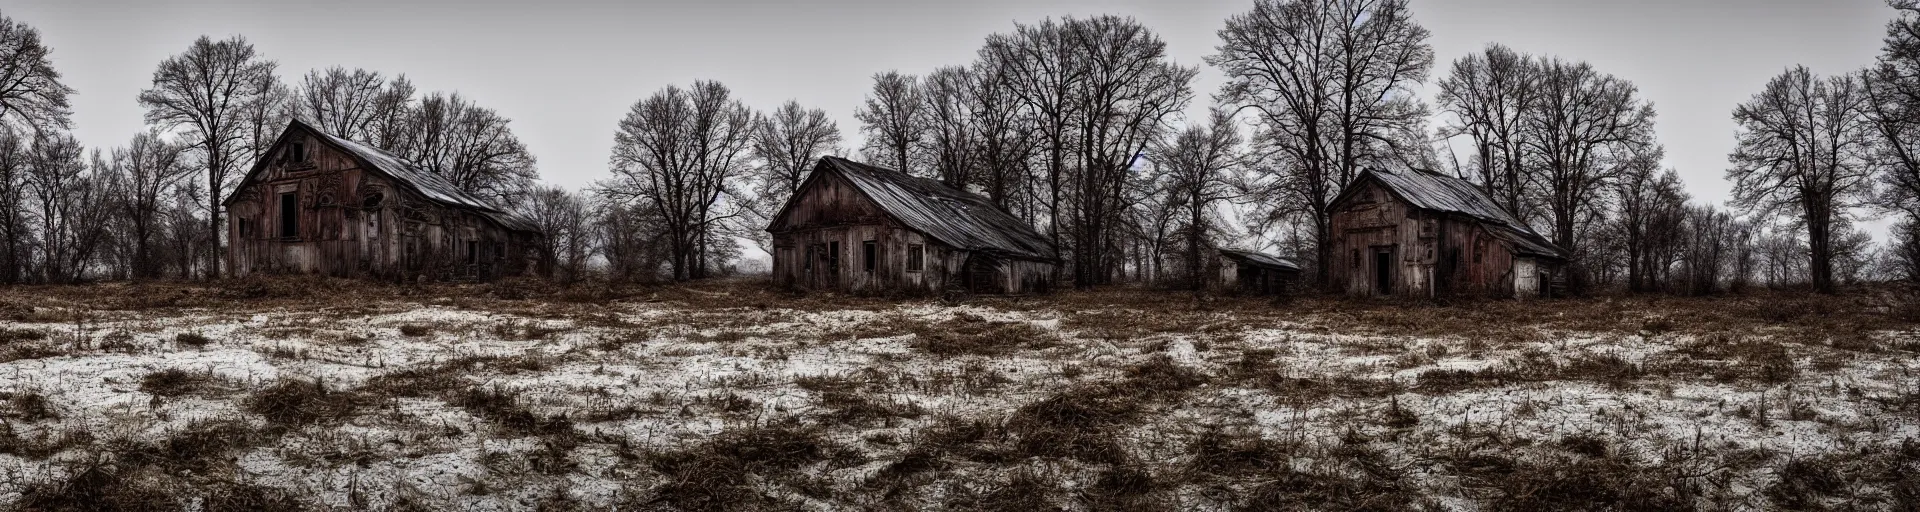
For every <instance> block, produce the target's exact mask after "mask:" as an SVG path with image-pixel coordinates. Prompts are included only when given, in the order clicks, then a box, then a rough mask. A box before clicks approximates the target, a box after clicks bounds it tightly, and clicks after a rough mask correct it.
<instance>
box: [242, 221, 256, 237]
mask: <svg viewBox="0 0 1920 512" xmlns="http://www.w3.org/2000/svg"><path fill="white" fill-rule="evenodd" d="M251 237H253V225H252V224H249V223H247V219H244V218H242V219H240V238H251Z"/></svg>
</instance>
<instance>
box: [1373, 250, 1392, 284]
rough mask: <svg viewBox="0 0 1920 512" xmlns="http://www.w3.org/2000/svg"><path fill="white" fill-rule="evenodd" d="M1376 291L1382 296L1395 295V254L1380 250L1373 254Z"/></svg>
mask: <svg viewBox="0 0 1920 512" xmlns="http://www.w3.org/2000/svg"><path fill="white" fill-rule="evenodd" d="M1373 276H1374V291H1375V292H1377V293H1379V294H1380V295H1390V294H1392V293H1393V252H1392V251H1389V250H1387V249H1378V250H1376V251H1375V252H1374V253H1373Z"/></svg>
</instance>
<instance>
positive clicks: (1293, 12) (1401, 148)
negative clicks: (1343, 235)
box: [1208, 0, 1433, 284]
mask: <svg viewBox="0 0 1920 512" xmlns="http://www.w3.org/2000/svg"><path fill="white" fill-rule="evenodd" d="M1428 35H1429V34H1428V32H1427V30H1426V28H1424V27H1421V26H1420V24H1419V23H1417V22H1415V21H1414V20H1413V18H1412V13H1411V11H1409V10H1408V8H1407V2H1406V0H1260V1H1258V2H1256V3H1255V4H1254V8H1253V10H1252V11H1249V12H1245V13H1241V14H1237V15H1234V16H1233V17H1230V18H1228V19H1227V23H1226V28H1224V29H1221V30H1220V39H1221V44H1220V46H1219V47H1218V48H1217V50H1218V52H1219V53H1217V54H1216V55H1214V56H1212V57H1210V58H1208V62H1210V63H1212V64H1213V65H1214V66H1217V67H1219V68H1220V69H1221V71H1222V72H1224V73H1225V74H1226V75H1227V80H1228V82H1227V85H1226V86H1225V88H1224V89H1223V90H1222V91H1221V99H1222V101H1225V102H1227V103H1230V104H1233V105H1236V106H1238V107H1240V108H1242V109H1253V110H1255V111H1257V112H1259V114H1260V116H1259V121H1260V125H1261V132H1260V133H1258V134H1256V139H1257V140H1258V141H1259V142H1260V143H1261V145H1262V146H1263V147H1264V148H1265V150H1266V151H1267V152H1268V163H1267V164H1266V165H1262V166H1260V169H1261V170H1262V171H1263V172H1264V173H1265V174H1266V175H1267V176H1266V177H1265V179H1263V180H1262V181H1261V183H1259V184H1258V187H1259V190H1258V192H1259V193H1260V195H1261V196H1262V201H1261V202H1262V203H1264V204H1269V205H1289V206H1280V207H1275V208H1269V210H1268V211H1265V212H1262V213H1263V214H1264V215H1265V216H1267V217H1268V218H1278V217H1283V216H1292V215H1298V216H1304V217H1306V218H1307V220H1308V221H1309V222H1310V223H1311V224H1312V225H1313V227H1314V236H1313V241H1314V244H1315V245H1316V246H1317V249H1316V251H1315V252H1316V258H1315V259H1316V260H1317V261H1316V262H1315V263H1316V264H1315V265H1314V268H1315V269H1316V271H1315V272H1316V274H1318V275H1317V278H1318V279H1317V281H1318V282H1320V283H1322V284H1325V283H1326V282H1327V279H1328V275H1327V271H1326V269H1328V268H1330V266H1329V264H1330V262H1331V261H1332V258H1333V254H1332V252H1331V251H1332V244H1331V240H1332V237H1333V233H1332V231H1331V224H1330V218H1329V211H1328V209H1329V207H1330V206H1331V203H1332V201H1333V199H1334V198H1335V197H1336V196H1338V195H1339V193H1340V190H1341V188H1342V187H1344V186H1346V184H1347V183H1349V182H1351V181H1352V180H1353V179H1354V178H1355V177H1356V176H1357V175H1358V174H1359V170H1360V169H1361V168H1363V167H1366V166H1387V165H1395V166H1404V165H1405V163H1406V162H1404V161H1402V160H1400V159H1399V155H1400V154H1402V153H1405V152H1408V151H1410V150H1411V149H1412V148H1408V147H1405V146H1406V140H1407V138H1406V137H1405V136H1404V134H1406V133H1408V132H1410V131H1412V130H1410V129H1409V127H1410V126H1416V125H1418V124H1419V123H1420V122H1421V119H1422V118H1424V117H1425V112H1426V109H1425V107H1424V106H1422V105H1420V103H1419V101H1418V99H1417V97H1416V96H1415V95H1414V93H1413V91H1412V89H1411V88H1412V87H1413V86H1414V85H1416V84H1419V83H1421V82H1423V81H1425V80H1426V78H1427V74H1428V72H1429V71H1430V70H1431V68H1432V66H1433V49H1432V47H1431V46H1429V45H1428V44H1427V42H1426V40H1427V37H1428Z"/></svg>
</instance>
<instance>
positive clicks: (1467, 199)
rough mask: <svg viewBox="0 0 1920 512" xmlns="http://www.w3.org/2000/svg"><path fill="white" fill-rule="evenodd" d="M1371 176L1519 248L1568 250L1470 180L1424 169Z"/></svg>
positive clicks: (1544, 252)
mask: <svg viewBox="0 0 1920 512" xmlns="http://www.w3.org/2000/svg"><path fill="white" fill-rule="evenodd" d="M1367 176H1372V177H1373V178H1374V179H1377V180H1379V181H1380V183H1381V184H1382V185H1384V186H1386V187H1387V188H1388V189H1390V190H1392V191H1393V192H1394V194H1395V195H1398V196H1400V197H1401V198H1402V199H1405V200H1406V201H1407V202H1408V203H1411V204H1412V205H1413V206H1415V207H1419V208H1424V209H1428V210H1439V211H1443V212H1452V213H1459V214H1464V215H1467V216H1470V217H1473V218H1475V219H1479V220H1480V221H1482V222H1487V223H1490V224H1496V225H1497V226H1493V227H1491V228H1490V230H1491V231H1493V233H1494V235H1495V236H1499V237H1500V238H1502V239H1505V240H1508V241H1510V242H1513V245H1514V248H1515V250H1516V251H1518V252H1520V253H1522V254H1529V255H1534V256H1546V257H1552V258H1565V257H1566V253H1565V252H1564V251H1561V250H1560V248H1558V247H1555V246H1554V245H1553V243H1552V242H1550V241H1548V240H1547V239H1546V237H1543V236H1540V234H1539V233H1535V232H1534V231H1533V228H1531V227H1528V226H1527V224H1526V223H1524V222H1521V221H1520V219H1519V218H1516V217H1514V216H1513V214H1511V213H1508V212H1507V210H1506V209H1505V208H1501V207H1500V205H1499V203H1496V202H1494V200H1493V198H1492V197H1488V196H1487V194H1486V192H1485V191H1483V190H1481V189H1480V187H1478V186H1476V185H1474V184H1473V183H1471V182H1468V181H1467V180H1463V179H1460V178H1455V177H1452V176H1445V175H1441V174H1436V173H1431V172H1424V171H1417V170H1415V171H1399V172H1394V171H1387V170H1383V169H1368V170H1366V171H1364V172H1363V173H1362V174H1361V179H1365V178H1366V177H1367ZM1357 181H1358V180H1356V182H1357Z"/></svg>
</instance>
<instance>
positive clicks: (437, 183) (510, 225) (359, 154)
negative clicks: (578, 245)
mask: <svg viewBox="0 0 1920 512" xmlns="http://www.w3.org/2000/svg"><path fill="white" fill-rule="evenodd" d="M296 128H297V129H300V130H305V131H306V132H307V133H311V134H313V136H314V137H315V138H318V139H320V141H321V142H322V143H325V144H327V145H329V146H333V147H334V148H335V149H338V150H340V151H341V152H343V153H346V154H347V155H348V156H351V157H353V158H354V159H355V160H358V161H359V162H360V167H361V168H362V169H367V170H371V171H374V172H378V173H381V174H385V175H386V176H387V177H389V178H392V179H393V181H394V182H395V183H397V184H399V185H401V186H404V187H407V188H409V189H412V190H413V191H415V192H418V193H420V195H421V196H422V197H426V198H427V199H428V200H430V201H433V202H436V203H440V204H442V205H445V206H451V207H454V208H462V209H467V210H475V211H477V213H479V214H481V215H482V216H484V217H487V218H488V219H490V220H492V221H494V222H495V223H497V224H500V226H501V227H505V228H507V229H511V230H516V231H539V228H538V227H536V226H534V224H533V223H532V222H528V221H527V220H526V219H522V218H520V216H518V215H514V214H513V213H511V212H508V211H506V210H504V209H502V208H500V207H498V206H494V205H493V204H492V203H490V202H488V201H486V200H484V199H480V198H479V197H475V196H474V195H473V194H468V193H467V192H466V191H463V190H460V187H457V186H454V184H453V182H451V181H447V179H446V178H443V177H440V175H438V174H434V173H433V172H431V171H428V170H426V169H424V168H421V167H420V165H419V164H417V163H414V162H413V161H412V160H408V159H406V158H403V157H401V156H399V155H395V154H393V153H391V152H388V151H386V150H383V149H380V148H376V147H373V146H369V145H366V144H361V143H359V142H355V141H352V140H348V139H347V138H346V137H341V136H338V135H334V134H331V133H327V132H325V131H322V130H320V129H319V128H315V127H313V126H312V125H309V124H307V123H305V122H302V121H300V120H299V119H294V120H293V121H292V122H290V123H288V125H287V129H286V130H285V131H283V132H281V134H280V140H275V141H274V143H273V146H272V147H273V148H275V149H277V148H278V147H279V146H280V145H281V144H282V143H284V142H285V140H284V139H286V137H287V134H289V133H293V132H294V130H295V129H296ZM274 153H275V151H274V150H271V149H270V150H269V151H268V152H267V153H266V154H268V155H271V154H274ZM269 160H270V159H269V158H267V157H262V158H261V159H260V161H259V162H256V163H254V166H253V169H252V170H250V171H248V172H247V176H246V178H244V179H242V180H241V182H240V186H237V187H234V192H233V194H231V195H228V196H227V199H226V201H223V202H222V203H221V204H227V203H231V202H233V199H234V198H235V197H237V196H238V194H239V192H240V190H241V189H242V188H245V187H246V185H247V184H248V183H247V182H249V181H252V180H253V177H254V175H256V174H259V172H260V171H261V170H262V169H265V168H266V166H267V162H268V161H269Z"/></svg>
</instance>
